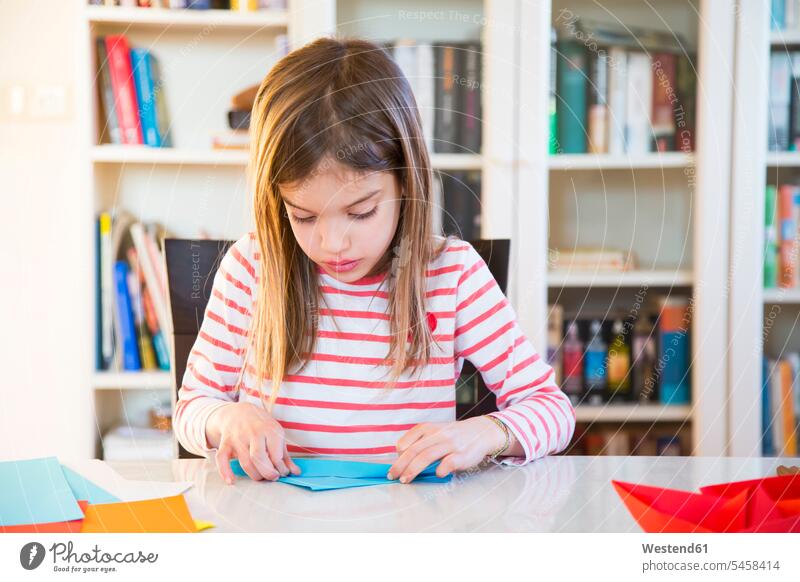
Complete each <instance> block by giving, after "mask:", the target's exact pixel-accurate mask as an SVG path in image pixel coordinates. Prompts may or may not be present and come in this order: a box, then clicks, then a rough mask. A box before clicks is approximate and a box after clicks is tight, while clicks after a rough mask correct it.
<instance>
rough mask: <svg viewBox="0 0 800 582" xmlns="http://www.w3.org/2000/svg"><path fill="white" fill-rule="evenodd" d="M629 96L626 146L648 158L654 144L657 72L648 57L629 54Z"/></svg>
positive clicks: (643, 54) (630, 151)
mask: <svg viewBox="0 0 800 582" xmlns="http://www.w3.org/2000/svg"><path fill="white" fill-rule="evenodd" d="M627 81H628V84H627V94H626V97H625V103H626V115H625V146H626V150H625V151H626V152H627V153H630V154H644V153H647V152H649V151H650V149H651V148H650V144H651V141H652V140H651V135H652V129H651V119H650V112H651V103H652V99H653V71H652V69H651V67H650V57H649V56H648V55H647V53H641V52H635V51H632V52H629V53H628V76H627Z"/></svg>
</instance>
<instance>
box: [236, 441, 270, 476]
mask: <svg viewBox="0 0 800 582" xmlns="http://www.w3.org/2000/svg"><path fill="white" fill-rule="evenodd" d="M234 446H235V447H236V448H235V450H236V458H237V459H239V464H240V465H241V466H242V469H243V470H244V472H245V473H247V476H248V477H250V478H251V479H252V480H253V481H261V480H262V479H263V478H264V477H263V475H261V472H260V471H259V470H258V469H257V468H256V466H255V464H254V463H253V461H252V459H251V458H250V448H249V446H248V445H238V446H236V445H234Z"/></svg>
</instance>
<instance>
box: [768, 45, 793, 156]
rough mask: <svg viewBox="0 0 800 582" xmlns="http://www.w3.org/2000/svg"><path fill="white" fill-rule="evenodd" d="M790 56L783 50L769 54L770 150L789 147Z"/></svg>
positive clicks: (783, 149)
mask: <svg viewBox="0 0 800 582" xmlns="http://www.w3.org/2000/svg"><path fill="white" fill-rule="evenodd" d="M791 81H792V61H791V56H790V55H789V54H787V53H786V52H785V51H776V52H773V53H772V54H771V55H770V85H769V118H768V131H769V134H768V140H767V142H768V148H769V150H770V151H786V150H788V149H789V134H790V131H791V129H790V126H791V121H790V118H789V115H790V107H791V98H792V97H791Z"/></svg>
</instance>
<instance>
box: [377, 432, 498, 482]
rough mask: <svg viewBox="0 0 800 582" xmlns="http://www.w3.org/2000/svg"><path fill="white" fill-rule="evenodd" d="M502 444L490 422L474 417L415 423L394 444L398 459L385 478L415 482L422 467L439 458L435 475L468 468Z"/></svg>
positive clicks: (439, 475) (443, 475) (443, 474)
mask: <svg viewBox="0 0 800 582" xmlns="http://www.w3.org/2000/svg"><path fill="white" fill-rule="evenodd" d="M504 443H505V435H504V434H503V431H502V430H500V428H499V427H498V426H497V425H496V424H495V423H494V422H493V421H491V420H489V419H488V418H485V417H483V416H475V417H472V418H468V419H466V420H459V421H456V422H432V423H427V422H426V423H423V424H418V425H416V426H415V427H413V428H412V429H411V430H409V431H408V432H407V433H406V434H404V435H403V436H402V437H400V440H398V441H397V452H398V454H399V457H398V458H397V459H396V460H395V462H394V463H392V466H391V467H390V468H389V473H388V475H387V478H388V479H395V478H397V477H399V478H400V481H401V482H402V483H408V482H410V481H411V480H413V479H414V477H416V476H417V475H418V474H419V473H420V472H421V471H422V470H423V469H424V468H425V467H427V466H428V465H430V464H431V463H433V462H434V461H437V460H439V459H442V462H441V463H439V466H438V467H436V476H437V477H445V476H446V475H448V474H449V473H450V472H452V471H459V470H464V469H469V468H471V467H474V466H475V465H478V464H480V462H481V461H483V459H484V457H486V456H487V455H489V454H491V453H492V452H494V451H496V450H497V449H498V448H500V447H502V446H503V444H504Z"/></svg>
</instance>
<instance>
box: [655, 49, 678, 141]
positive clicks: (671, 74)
mask: <svg viewBox="0 0 800 582" xmlns="http://www.w3.org/2000/svg"><path fill="white" fill-rule="evenodd" d="M652 64H653V69H654V74H653V111H652V120H653V121H652V123H653V139H654V141H655V147H654V150H655V151H658V152H669V151H673V150H675V149H676V148H675V117H674V112H673V102H674V101H675V99H676V98H677V97H676V96H675V80H676V77H675V69H676V64H677V58H676V56H675V55H674V54H670V53H656V54H655V55H653V63H652Z"/></svg>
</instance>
